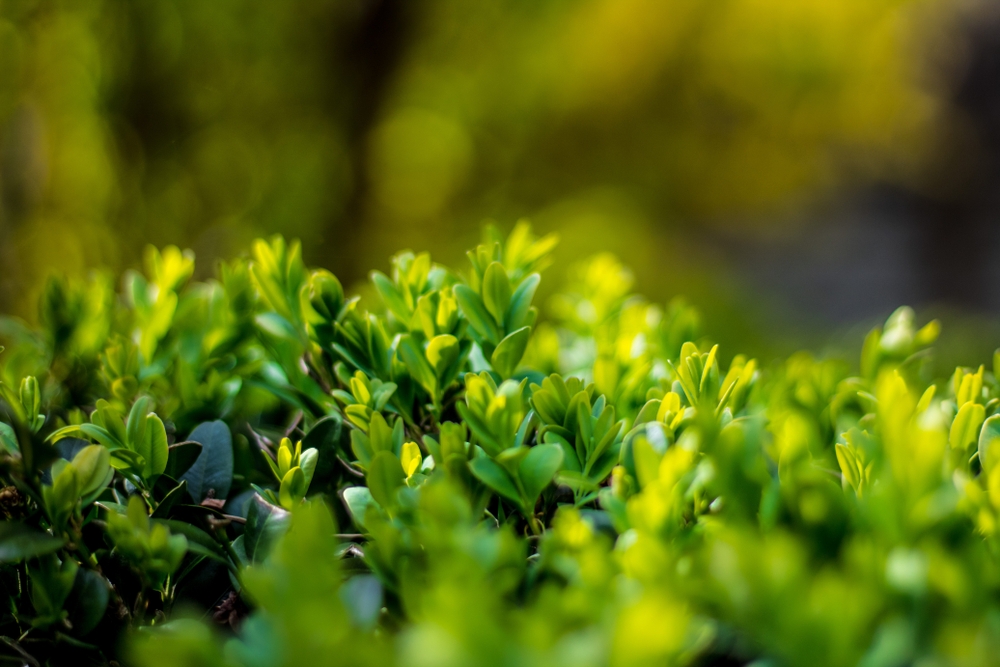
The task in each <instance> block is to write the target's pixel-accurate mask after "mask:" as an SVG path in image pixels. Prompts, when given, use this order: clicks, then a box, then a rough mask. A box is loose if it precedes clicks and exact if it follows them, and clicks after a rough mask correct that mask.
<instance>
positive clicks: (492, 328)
mask: <svg viewBox="0 0 1000 667" xmlns="http://www.w3.org/2000/svg"><path fill="white" fill-rule="evenodd" d="M452 291H453V292H454V294H455V299H456V300H457V301H458V307H459V309H460V310H461V311H462V315H464V316H465V319H467V320H468V321H469V324H470V325H471V326H472V328H473V329H474V330H475V332H476V333H478V334H479V335H480V336H481V337H482V338H483V339H484V340H486V341H488V342H490V343H492V344H494V345H496V344H497V343H498V342H500V328H499V327H498V326H497V323H496V321H494V319H493V318H492V317H491V316H490V313H489V311H487V310H486V307H485V306H483V301H482V299H480V298H479V295H478V294H476V292H475V291H474V290H473V289H472V288H471V287H469V286H468V285H455V287H454V288H453V290H452Z"/></svg>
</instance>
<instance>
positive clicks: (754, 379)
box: [0, 223, 1000, 667]
mask: <svg viewBox="0 0 1000 667" xmlns="http://www.w3.org/2000/svg"><path fill="white" fill-rule="evenodd" d="M555 243H556V240H555V239H554V238H553V237H544V238H541V239H539V238H536V237H535V236H533V235H532V233H531V231H530V229H529V227H528V226H527V225H526V224H524V223H520V224H518V225H517V226H516V227H515V228H514V230H513V231H512V232H511V233H510V234H509V235H508V236H507V237H506V238H503V237H502V236H501V235H500V234H499V233H498V232H497V231H496V230H495V229H493V228H487V230H486V232H485V234H484V241H483V243H482V244H481V245H479V246H478V247H477V248H475V249H474V250H472V251H470V252H469V253H468V260H469V264H468V265H467V266H466V267H465V269H464V270H463V271H461V272H459V271H454V270H452V269H449V268H447V267H444V266H441V265H438V264H435V263H433V262H432V261H431V259H430V256H429V255H428V254H426V253H421V254H414V253H412V252H403V253H401V254H399V255H397V256H396V257H395V258H393V260H392V270H391V274H390V275H385V274H383V273H380V272H377V271H376V272H373V273H372V274H371V285H370V288H366V289H368V291H367V292H366V294H367V301H366V302H363V301H362V300H360V299H359V297H347V296H346V295H345V292H344V290H343V288H342V287H341V284H340V282H339V281H338V280H337V278H336V277H335V276H334V275H333V274H331V273H330V272H328V271H325V270H322V269H307V268H306V267H305V266H304V264H303V261H302V259H301V248H300V246H299V245H298V244H297V243H286V242H285V241H284V240H283V239H282V238H280V237H275V238H272V239H270V240H266V241H265V240H259V241H257V242H256V243H255V244H254V245H253V248H252V251H251V253H250V256H249V257H247V258H240V259H236V260H233V261H230V262H226V263H222V264H221V265H220V266H219V268H218V271H217V272H216V277H215V278H214V279H211V280H207V281H205V282H195V281H193V280H192V275H193V272H194V258H193V255H192V254H191V253H190V252H181V251H180V250H178V249H177V248H174V247H168V248H165V249H163V250H162V251H158V250H156V249H152V248H151V249H149V250H148V252H147V254H146V257H145V272H144V273H138V272H128V273H126V275H125V276H124V277H123V280H122V281H121V288H120V290H119V291H116V289H115V287H114V285H113V282H112V281H111V280H110V279H109V278H108V277H107V276H103V275H96V276H94V277H92V278H91V279H89V280H86V281H72V280H67V279H52V280H51V281H50V282H49V283H48V284H47V285H46V287H45V289H44V293H43V295H42V297H41V303H40V314H39V322H40V324H39V326H38V327H36V328H33V327H30V326H28V325H26V324H24V323H23V322H20V321H19V320H16V319H13V318H5V319H4V320H3V321H2V323H0V336H2V338H3V339H4V341H5V342H6V343H7V350H6V351H5V352H4V353H3V355H2V356H0V361H2V364H3V366H2V372H3V379H4V382H3V384H2V385H0V394H2V400H3V404H2V419H3V422H2V423H0V452H2V454H0V481H2V483H3V487H4V488H3V489H2V491H0V512H2V513H3V516H4V519H5V521H4V522H3V523H2V524H0V583H2V591H3V592H2V595H3V599H4V614H3V617H2V621H0V634H2V636H0V646H2V651H3V654H4V656H5V658H6V659H7V660H8V661H11V662H13V663H16V664H28V665H42V664H52V665H60V664H72V665H82V664H88V665H91V664H92V665H113V664H121V665H140V666H141V665H148V666H156V667H165V666H171V665H177V666H182V665H183V666H189V665H205V666H211V667H219V666H223V665H225V666H230V665H232V666H237V665H238V666H245V667H258V666H260V667H264V666H272V665H289V666H292V665H296V666H299V665H342V664H350V665H393V664H399V665H413V666H422V665H427V666H431V665H433V666H439V665H546V666H548V665H567V666H571V667H584V666H588V665H606V664H610V665H686V664H700V665H708V664H718V665H736V664H748V663H753V664H755V665H811V666H814V665H838V666H839V665H865V666H871V667H874V666H887V667H888V666H892V665H918V664H919V665H928V666H929V665H978V664H984V665H985V664H995V661H996V657H995V656H996V655H998V651H1000V596H998V593H1000V567H998V558H1000V532H998V526H1000V523H998V521H1000V444H998V443H997V440H998V438H1000V383H998V382H997V377H1000V354H998V355H997V356H995V358H994V360H993V364H992V369H991V370H987V369H986V368H985V367H984V366H980V367H979V368H975V369H973V368H958V369H956V370H955V373H954V375H953V376H952V377H951V378H950V379H942V380H932V378H930V377H929V373H930V369H931V366H930V364H929V363H928V361H929V355H930V353H931V346H932V344H933V343H934V341H935V339H936V338H937V335H938V332H939V329H940V327H939V325H938V323H937V322H936V321H935V322H930V323H929V324H926V325H924V326H923V327H920V328H918V327H917V325H916V324H915V321H914V319H915V316H914V313H913V311H912V310H911V309H909V308H900V309H899V310H897V311H896V312H895V313H893V314H892V315H891V317H889V319H888V320H887V321H886V323H885V326H884V327H881V328H877V329H875V330H873V331H872V332H871V333H870V334H869V335H868V337H867V338H866V340H865V343H864V347H863V350H862V353H861V359H860V365H859V366H858V367H852V365H851V364H849V363H847V362H845V361H843V360H840V359H826V358H817V357H816V356H813V355H811V354H808V353H800V354H796V355H794V356H792V357H790V358H788V359H787V360H784V361H780V362H775V363H769V364H767V365H766V367H762V365H761V364H759V363H757V362H756V361H754V360H752V359H748V358H746V357H744V356H742V355H736V356H733V357H732V358H731V359H728V361H727V362H725V363H724V360H725V359H727V358H725V357H723V356H722V355H721V353H720V351H719V349H718V346H715V345H712V344H711V342H710V340H709V339H708V338H706V337H704V336H703V334H702V332H701V324H700V319H699V316H698V313H697V311H695V310H694V309H693V308H691V307H690V306H688V305H686V304H685V303H684V302H683V301H679V300H677V301H674V302H672V303H670V304H669V305H668V306H667V307H666V308H661V307H659V306H657V305H655V304H652V303H649V302H647V301H646V300H644V299H642V298H640V297H638V296H635V295H633V294H631V293H630V289H631V284H632V280H631V276H630V274H629V272H628V271H627V270H626V269H625V268H624V267H622V266H621V265H620V264H619V263H618V262H617V261H616V260H615V259H614V258H612V257H610V256H606V255H604V256H598V257H596V258H593V259H592V260H589V261H587V262H584V263H582V264H580V265H578V266H577V267H576V268H575V269H574V270H573V271H572V272H571V275H572V279H571V281H570V283H569V285H568V286H567V287H566V289H565V290H564V291H562V292H560V293H559V294H557V295H555V296H554V297H552V298H551V299H550V300H549V301H548V302H547V303H548V306H549V307H547V309H546V317H545V318H544V319H543V320H542V321H540V320H539V318H538V310H537V309H536V306H535V305H534V302H535V298H534V297H535V293H536V290H537V289H538V286H539V282H540V277H539V274H540V272H541V271H543V270H544V269H545V268H546V267H547V266H548V264H549V262H550V257H551V252H552V250H553V247H554V246H555ZM362 291H364V290H362ZM368 302H370V303H368ZM365 303H367V307H366V306H365V305H364V304H365Z"/></svg>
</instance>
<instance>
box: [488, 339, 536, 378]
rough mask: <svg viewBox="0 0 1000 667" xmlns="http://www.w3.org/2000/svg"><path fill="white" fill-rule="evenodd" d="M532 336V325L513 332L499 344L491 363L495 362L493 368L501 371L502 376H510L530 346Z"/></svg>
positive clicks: (498, 371)
mask: <svg viewBox="0 0 1000 667" xmlns="http://www.w3.org/2000/svg"><path fill="white" fill-rule="evenodd" d="M530 336H531V327H522V328H520V329H518V330H517V331H514V332H512V333H511V334H510V335H509V336H507V337H506V338H504V339H503V340H502V341H500V344H499V345H497V349H496V350H494V351H493V357H492V358H491V359H490V363H492V364H493V370H495V371H496V372H497V373H499V374H500V377H502V378H504V379H506V378H509V377H510V376H511V375H513V374H514V371H516V370H517V366H518V364H520V363H521V358H522V357H523V356H524V351H525V350H526V349H527V348H528V339H529V337H530Z"/></svg>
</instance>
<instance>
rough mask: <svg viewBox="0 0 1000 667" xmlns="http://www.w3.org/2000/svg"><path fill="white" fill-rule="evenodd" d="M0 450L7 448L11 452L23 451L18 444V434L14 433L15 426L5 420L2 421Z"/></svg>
mask: <svg viewBox="0 0 1000 667" xmlns="http://www.w3.org/2000/svg"><path fill="white" fill-rule="evenodd" d="M0 450H5V451H7V452H10V453H11V454H16V453H17V452H20V451H21V448H20V446H19V445H18V444H17V434H16V433H14V428H13V427H12V426H11V425H10V424H7V423H5V422H0Z"/></svg>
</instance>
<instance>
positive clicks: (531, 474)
mask: <svg viewBox="0 0 1000 667" xmlns="http://www.w3.org/2000/svg"><path fill="white" fill-rule="evenodd" d="M562 462H563V451H562V448H561V447H560V446H559V445H536V446H534V447H532V448H531V451H529V452H528V455H527V456H525V457H524V459H523V460H522V461H521V464H520V465H519V466H518V475H519V476H520V478H521V486H522V487H523V488H524V493H525V495H526V496H527V499H528V505H529V506H534V504H535V501H536V500H538V496H539V495H541V493H542V490H543V489H545V487H546V486H548V485H549V483H550V482H551V481H552V478H553V477H555V476H556V473H557V472H559V468H561V467H562Z"/></svg>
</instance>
